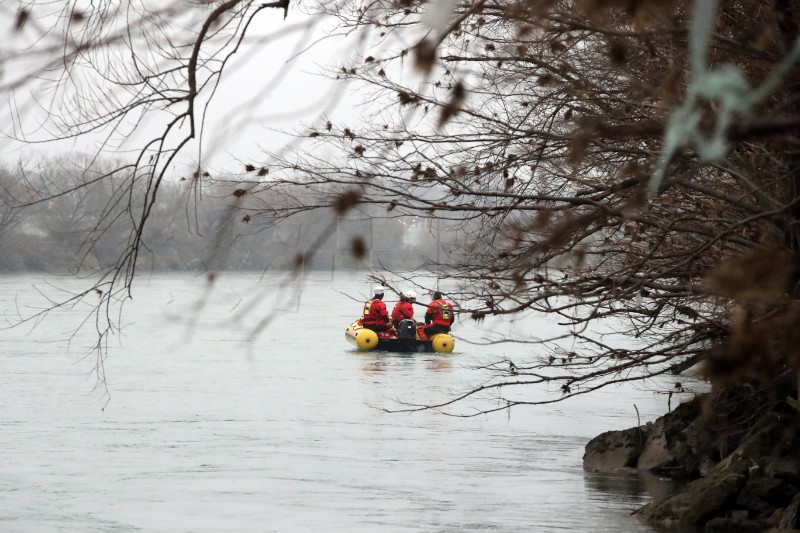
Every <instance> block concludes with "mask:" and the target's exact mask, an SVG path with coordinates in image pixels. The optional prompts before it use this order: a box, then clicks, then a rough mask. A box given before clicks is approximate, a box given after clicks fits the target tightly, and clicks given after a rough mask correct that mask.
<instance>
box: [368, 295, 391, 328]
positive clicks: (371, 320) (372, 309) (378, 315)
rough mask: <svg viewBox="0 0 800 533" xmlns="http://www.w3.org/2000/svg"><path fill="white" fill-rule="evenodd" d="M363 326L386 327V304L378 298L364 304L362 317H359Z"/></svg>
mask: <svg viewBox="0 0 800 533" xmlns="http://www.w3.org/2000/svg"><path fill="white" fill-rule="evenodd" d="M361 323H362V324H363V325H364V326H388V325H389V324H390V322H389V312H388V311H387V310H386V304H385V303H383V302H382V301H381V300H379V299H378V298H370V299H369V300H367V301H366V302H365V303H364V315H363V316H362V317H361Z"/></svg>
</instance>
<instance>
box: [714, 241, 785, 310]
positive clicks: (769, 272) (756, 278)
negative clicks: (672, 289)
mask: <svg viewBox="0 0 800 533" xmlns="http://www.w3.org/2000/svg"><path fill="white" fill-rule="evenodd" d="M794 263H795V257H794V256H793V255H792V254H789V253H787V252H785V251H782V250H762V251H759V252H756V253H753V254H750V255H746V256H743V257H736V258H733V259H730V260H728V261H725V262H724V263H721V264H720V265H718V266H717V267H716V268H714V269H713V270H712V271H711V272H709V273H708V275H706V277H705V280H704V282H703V285H704V287H705V290H706V291H708V292H709V293H710V294H715V295H717V296H724V297H727V298H734V299H736V300H750V301H757V300H765V299H773V298H775V297H777V296H780V295H782V294H785V293H786V292H787V291H788V290H789V289H790V287H789V284H790V282H791V279H792V276H793V274H794Z"/></svg>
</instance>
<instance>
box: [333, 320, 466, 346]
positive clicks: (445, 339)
mask: <svg viewBox="0 0 800 533" xmlns="http://www.w3.org/2000/svg"><path fill="white" fill-rule="evenodd" d="M422 336H424V333H423V334H422ZM344 337H345V338H346V339H347V340H348V341H350V342H351V343H352V344H354V345H355V346H356V347H357V348H358V349H359V350H361V351H362V352H369V351H372V350H378V351H384V352H437V353H450V352H452V351H453V348H454V347H455V341H454V340H453V337H451V336H450V335H448V334H446V333H437V334H436V335H434V336H433V337H431V338H430V339H424V338H420V337H421V336H420V332H418V331H417V326H416V324H415V323H414V321H413V320H401V321H400V324H399V325H398V327H397V333H396V334H394V333H390V332H381V333H375V332H374V331H372V330H371V329H367V328H365V327H364V326H362V325H361V319H358V320H356V321H355V322H353V323H352V324H350V326H349V327H348V328H347V330H346V331H345V332H344Z"/></svg>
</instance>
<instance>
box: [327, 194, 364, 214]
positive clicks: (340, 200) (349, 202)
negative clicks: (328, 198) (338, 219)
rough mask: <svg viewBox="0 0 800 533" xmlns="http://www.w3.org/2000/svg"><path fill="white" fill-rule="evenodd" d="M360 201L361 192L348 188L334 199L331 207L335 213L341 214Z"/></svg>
mask: <svg viewBox="0 0 800 533" xmlns="http://www.w3.org/2000/svg"><path fill="white" fill-rule="evenodd" d="M360 201H361V193H360V192H358V191H354V190H350V191H345V192H343V193H342V194H340V195H339V196H337V197H336V199H334V201H333V203H332V204H331V207H332V208H333V211H334V212H335V213H336V214H337V215H343V214H345V213H347V212H348V211H349V210H350V209H352V208H353V207H355V206H356V205H358V203H359V202H360Z"/></svg>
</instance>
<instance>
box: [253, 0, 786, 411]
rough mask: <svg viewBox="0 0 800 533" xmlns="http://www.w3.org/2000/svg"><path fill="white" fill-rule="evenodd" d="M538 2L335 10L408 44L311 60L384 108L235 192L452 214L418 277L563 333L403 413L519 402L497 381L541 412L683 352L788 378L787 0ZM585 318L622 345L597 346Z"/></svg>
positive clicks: (674, 367)
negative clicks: (447, 282) (533, 314)
mask: <svg viewBox="0 0 800 533" xmlns="http://www.w3.org/2000/svg"><path fill="white" fill-rule="evenodd" d="M546 4H547V5H546V6H541V5H538V4H535V5H531V4H524V3H510V4H503V5H500V4H489V3H486V2H482V1H478V2H474V3H468V4H459V5H457V6H456V7H455V8H454V11H453V13H452V14H451V16H450V17H449V18H447V19H446V21H445V23H444V24H440V25H439V26H435V25H433V26H432V25H428V26H424V25H422V23H421V22H420V20H425V16H424V15H423V16H420V15H421V13H423V12H424V11H425V10H426V9H427V8H428V5H427V4H426V3H423V2H413V1H412V2H406V3H403V5H402V6H397V4H394V3H382V2H373V3H370V4H369V6H352V5H350V4H344V5H340V4H337V5H336V6H335V7H334V8H332V9H331V10H330V13H332V14H333V15H335V16H338V17H339V20H340V23H341V28H342V29H343V31H354V30H356V29H362V30H364V31H367V30H368V29H369V31H372V32H374V33H377V34H378V37H377V40H378V42H379V43H383V42H384V41H388V40H389V38H390V37H393V38H394V42H401V43H402V42H405V43H411V44H401V45H399V46H397V47H396V49H394V50H392V48H391V47H380V48H379V47H378V46H377V45H376V48H375V50H374V51H373V50H370V51H368V52H366V54H368V55H366V57H364V58H363V61H362V62H361V63H360V64H350V65H342V66H341V68H340V69H339V70H338V71H336V73H335V74H333V73H332V75H335V76H336V77H341V78H346V79H356V80H358V81H360V82H362V83H365V84H367V85H368V86H369V87H371V88H372V89H373V90H374V91H375V93H376V94H377V95H378V96H382V97H383V98H384V99H383V100H378V102H379V103H378V105H376V106H372V107H367V108H366V110H365V113H368V114H369V120H368V121H367V124H365V125H362V126H360V128H359V129H358V130H355V129H354V128H352V127H348V126H344V125H342V126H340V125H337V124H328V125H327V126H326V127H325V128H323V129H315V130H312V131H310V132H306V135H307V136H308V137H311V139H312V140H311V142H313V143H314V148H313V149H311V150H305V151H298V153H296V154H295V155H294V156H291V157H275V158H274V160H273V161H272V162H271V164H272V166H273V167H275V166H278V167H279V169H274V171H273V172H272V173H271V176H272V179H271V180H270V181H269V182H265V183H262V184H261V185H259V186H257V187H256V188H255V189H256V191H258V190H269V189H271V188H274V187H281V188H285V187H287V186H289V185H295V186H303V187H309V188H312V189H315V190H318V191H319V194H320V200H319V202H323V201H324V199H325V198H326V197H327V198H330V196H331V191H338V196H336V201H337V202H339V203H338V205H340V206H344V207H345V208H346V207H353V206H356V205H358V204H359V203H369V204H372V205H375V204H377V205H382V206H384V207H385V209H386V212H387V213H389V214H397V215H408V214H418V215H426V216H429V217H434V218H437V219H441V220H448V221H456V222H459V223H462V229H463V231H464V239H463V248H462V249H461V251H460V252H461V253H460V254H459V257H458V258H457V259H454V258H452V257H451V258H449V259H448V260H447V261H446V262H444V263H443V264H441V265H439V267H440V268H441V269H443V270H445V271H446V272H447V275H448V277H450V278H452V279H455V280H459V281H460V283H461V294H462V298H463V300H464V302H463V303H464V312H465V313H467V314H469V315H470V316H471V317H472V318H474V319H476V320H480V319H482V318H484V317H486V316H489V315H513V314H516V313H520V312H524V311H527V310H536V311H540V312H543V313H549V314H555V315H558V316H560V317H561V318H562V323H563V324H564V325H565V326H568V327H569V332H568V333H566V334H562V335H559V336H558V338H545V339H542V338H534V337H532V335H531V334H530V332H520V337H521V338H522V339H526V340H530V341H535V342H540V343H541V346H540V348H539V349H538V353H539V355H540V357H538V358H536V359H535V360H533V361H524V362H521V361H508V360H504V361H500V362H497V363H495V364H491V365H489V366H488V368H489V369H490V370H492V371H493V372H494V373H495V376H496V378H495V379H494V380H493V381H491V382H490V383H488V384H484V385H482V386H480V387H478V388H476V389H474V390H471V391H469V392H467V393H466V394H464V395H462V396H459V397H457V398H450V399H447V400H446V401H445V402H444V403H442V404H439V405H434V406H430V405H425V406H412V407H411V408H430V407H438V408H443V407H445V406H447V405H451V404H452V403H453V402H457V401H459V400H461V399H463V398H464V397H467V396H472V395H475V394H478V393H481V394H485V393H486V392H487V391H488V392H495V393H496V394H497V396H498V400H499V401H498V403H497V406H496V407H495V408H489V409H488V410H493V409H504V408H507V407H508V406H510V405H517V404H524V403H528V402H526V401H524V400H520V397H519V395H518V394H516V393H514V394H512V395H509V396H504V395H503V391H508V390H513V389H515V388H516V387H517V386H525V385H531V384H546V383H555V384H558V386H559V387H560V388H561V390H562V392H563V396H561V397H559V398H553V399H552V400H547V401H558V400H560V399H561V398H563V397H569V396H574V395H576V394H584V393H587V392H591V391H593V390H596V389H598V388H600V387H604V386H607V385H609V384H613V383H619V382H624V381H631V380H642V379H647V378H649V377H653V376H657V375H663V374H670V373H678V372H680V371H682V370H684V369H686V368H687V367H689V366H691V365H694V364H696V363H699V362H701V361H704V362H705V363H706V366H705V368H706V372H707V374H708V375H709V376H711V377H714V378H715V379H716V380H717V383H724V382H726V381H727V380H733V379H741V378H751V379H759V380H761V383H762V384H764V385H765V386H767V385H768V384H769V383H771V382H773V381H774V380H776V379H778V378H780V377H781V376H785V375H787V374H789V373H792V375H796V373H797V371H798V370H800V352H798V351H797V348H796V347H797V346H798V343H797V340H798V339H796V338H795V333H794V332H795V331H796V330H797V329H796V328H795V327H792V326H791V324H795V323H796V322H797V320H798V318H799V317H800V315H798V314H797V312H798V311H797V309H798V305H797V297H798V291H797V284H798V280H800V278H798V273H800V269H798V266H800V265H799V264H798V257H797V248H798V245H799V244H800V241H799V240H798V237H800V235H798V232H797V222H796V217H797V209H798V200H800V196H798V193H799V191H800V189H799V188H798V182H797V179H798V176H799V175H800V174H799V173H798V170H800V168H798V161H797V156H796V155H795V154H796V148H795V147H794V143H795V142H796V139H797V133H798V126H800V116H798V115H797V113H796V110H795V106H796V103H795V98H796V96H795V91H796V84H795V82H796V79H797V74H798V69H797V67H796V61H797V59H798V37H800V34H798V31H797V29H798V26H797V22H798V20H800V19H799V18H798V16H799V14H798V12H797V10H796V8H794V7H792V6H789V5H787V4H784V3H775V4H767V3H764V2H722V3H721V5H720V6H719V9H718V10H717V6H716V4H715V3H714V2H707V3H704V2H697V3H695V7H694V11H692V10H691V7H690V6H688V5H686V3H684V2H666V3H652V2H636V1H631V2H623V3H620V5H617V3H611V4H609V5H606V3H602V2H548V3H546ZM623 4H624V5H623ZM692 15H693V16H692ZM742 28H747V30H746V31H743V30H742ZM399 35H405V36H406V39H405V41H403V39H402V38H401V37H399ZM406 61H414V63H415V65H416V66H417V69H418V70H419V71H421V72H422V73H423V74H424V79H423V80H422V81H419V80H418V79H413V78H409V76H405V75H403V74H402V70H401V69H399V68H398V63H401V64H402V63H404V62H406ZM393 73H394V75H393ZM389 98H390V99H392V100H394V106H389V107H387V106H386V105H385V104H384V102H386V100H387V99H389ZM323 147H325V148H328V151H325V150H324V149H323ZM320 153H322V154H324V155H322V156H320V155H317V154H320ZM331 153H333V154H336V157H334V156H331V155H330V154H331ZM315 205H319V204H315ZM300 207H301V206H292V209H298V208H300ZM409 281H413V280H409ZM604 325H605V327H608V326H609V325H611V327H612V328H613V329H614V330H615V331H616V333H618V334H620V336H622V337H623V340H622V341H621V342H620V341H619V340H617V341H606V340H602V337H600V336H598V335H597V334H596V331H597V328H598V327H604ZM775 332H780V333H779V334H775ZM564 339H568V340H569V341H570V342H567V343H563V342H562V343H560V344H559V343H557V342H555V341H558V340H564ZM618 339H619V336H618ZM573 341H574V342H573ZM565 345H566V346H570V348H563V347H559V346H565ZM678 387H680V385H678ZM531 403H542V402H537V401H533V402H531Z"/></svg>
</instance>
